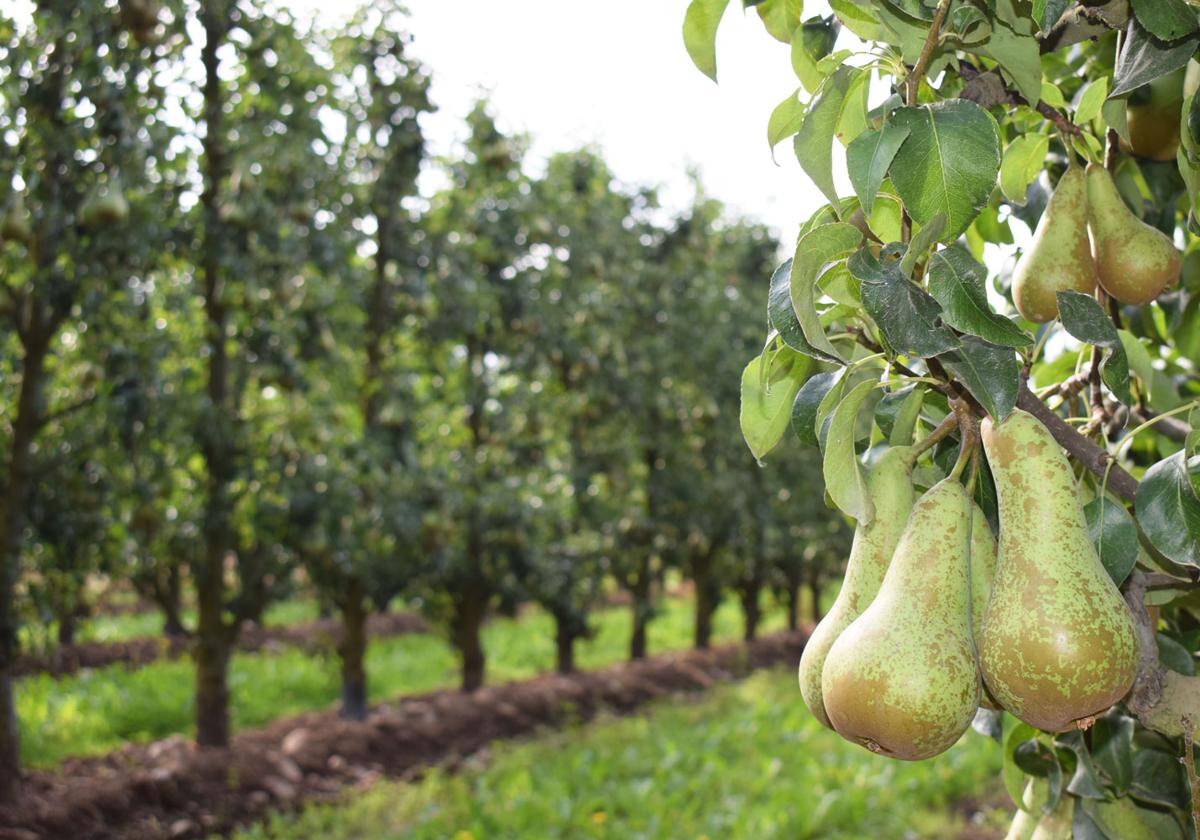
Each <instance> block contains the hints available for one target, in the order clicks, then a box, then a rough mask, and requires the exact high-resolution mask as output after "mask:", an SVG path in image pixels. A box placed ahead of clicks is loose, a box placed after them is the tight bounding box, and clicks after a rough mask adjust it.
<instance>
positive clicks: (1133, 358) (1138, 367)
mask: <svg viewBox="0 0 1200 840" xmlns="http://www.w3.org/2000/svg"><path fill="white" fill-rule="evenodd" d="M1117 335H1118V336H1119V337H1120V339H1121V346H1122V347H1124V348H1125V355H1126V356H1127V357H1128V358H1129V367H1130V369H1131V370H1132V371H1133V372H1134V373H1136V374H1137V376H1138V379H1140V380H1142V385H1143V386H1145V389H1146V393H1147V394H1148V395H1149V397H1150V399H1151V400H1153V399H1154V384H1155V382H1156V381H1157V380H1158V377H1157V376H1155V373H1157V371H1155V370H1154V362H1153V361H1152V360H1151V359H1150V351H1149V350H1147V349H1146V346H1145V345H1144V344H1142V342H1141V341H1139V340H1138V339H1137V337H1136V336H1134V334H1133V333H1131V332H1129V330H1117Z"/></svg>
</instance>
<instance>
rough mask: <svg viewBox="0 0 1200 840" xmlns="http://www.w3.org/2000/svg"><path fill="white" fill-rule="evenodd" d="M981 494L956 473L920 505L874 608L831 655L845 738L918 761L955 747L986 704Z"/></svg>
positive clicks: (826, 691) (833, 707) (832, 693)
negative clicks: (978, 549) (973, 569)
mask: <svg viewBox="0 0 1200 840" xmlns="http://www.w3.org/2000/svg"><path fill="white" fill-rule="evenodd" d="M970 529H971V500H970V499H969V498H968V497H967V492H966V490H964V489H963V487H962V485H961V484H959V483H958V481H957V480H956V479H953V478H948V479H945V480H943V481H940V482H938V483H937V484H935V485H934V486H933V487H932V488H930V490H929V491H928V492H927V493H925V495H924V496H922V497H921V498H920V499H919V500H918V501H917V503H916V504H915V505H913V509H912V513H911V514H910V515H909V517H908V522H907V523H906V524H905V526H904V533H903V534H902V535H901V537H900V542H899V544H898V545H897V546H896V553H895V554H894V555H893V556H892V562H891V565H890V566H888V570H887V574H886V575H884V578H883V583H882V585H881V586H880V587H879V594H878V595H876V596H875V600H874V601H872V602H871V605H870V606H869V607H867V609H866V610H865V611H864V612H863V614H862V615H860V616H859V617H858V618H856V619H855V620H854V621H853V622H852V623H851V624H850V626H849V627H847V628H846V629H845V630H844V631H843V632H842V635H841V636H839V637H838V639H837V641H836V642H834V643H833V647H832V648H830V650H829V656H828V658H827V659H826V660H825V670H824V672H823V673H822V675H821V691H822V694H823V695H824V698H825V711H826V712H827V713H828V714H829V719H830V721H831V722H832V723H833V728H834V729H835V730H836V731H837V732H838V734H840V735H841V736H842V737H844V738H846V739H848V740H851V741H854V742H855V743H857V744H860V745H862V746H864V747H866V748H867V749H869V750H871V751H872V752H877V753H881V754H883V755H887V756H890V757H892V758H902V759H907V760H910V761H917V760H920V759H924V758H930V757H931V756H935V755H937V754H938V753H941V752H944V751H945V750H948V749H949V748H950V747H952V746H953V745H954V743H955V742H956V741H957V740H958V739H959V737H960V736H961V735H962V734H963V732H965V731H966V729H967V727H968V726H970V725H971V721H972V719H973V718H974V717H975V710H976V709H977V708H978V707H979V686H980V681H979V669H978V666H977V664H976V658H975V642H974V640H973V639H972V638H971V627H970V612H971V589H970V586H971V583H970V572H969V564H970V561H969V558H968V552H969V551H970V541H971V534H970Z"/></svg>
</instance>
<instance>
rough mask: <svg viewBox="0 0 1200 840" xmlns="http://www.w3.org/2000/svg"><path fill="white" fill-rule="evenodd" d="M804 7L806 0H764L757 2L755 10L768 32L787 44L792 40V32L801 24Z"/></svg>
mask: <svg viewBox="0 0 1200 840" xmlns="http://www.w3.org/2000/svg"><path fill="white" fill-rule="evenodd" d="M803 9H804V0H763V2H761V3H757V4H755V11H757V12H758V16H759V18H760V19H761V20H762V22H763V26H764V27H766V30H767V32H769V33H770V35H771V37H772V38H774V39H775V40H776V41H782V42H783V43H785V44H790V43H791V42H792V33H793V32H794V31H795V30H796V27H797V26H799V25H800V14H801V12H802V11H803Z"/></svg>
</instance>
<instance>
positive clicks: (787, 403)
mask: <svg viewBox="0 0 1200 840" xmlns="http://www.w3.org/2000/svg"><path fill="white" fill-rule="evenodd" d="M812 368H813V361H812V359H810V358H808V357H807V356H801V355H800V354H798V353H796V351H794V350H792V349H791V348H790V347H786V346H785V347H783V348H782V349H781V350H768V351H766V352H764V353H763V354H762V355H761V356H758V357H757V358H755V359H753V360H751V362H750V364H748V365H746V369H745V370H744V371H742V404H741V413H740V415H739V419H740V422H741V426H742V437H744V438H745V439H746V445H747V446H749V447H750V451H751V452H752V453H754V457H755V458H757V459H759V460H760V461H761V460H762V459H763V458H764V457H766V455H767V453H768V452H770V451H771V450H772V449H774V448H775V446H776V444H778V443H779V441H780V440H781V439H782V438H783V433H784V432H785V431H787V427H788V423H789V422H790V421H791V417H792V403H793V402H794V401H795V399H796V394H797V393H798V392H799V391H800V386H801V385H803V384H804V381H805V380H806V379H807V378H808V375H809V373H811V372H812Z"/></svg>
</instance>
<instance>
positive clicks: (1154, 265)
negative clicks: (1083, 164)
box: [1087, 163, 1183, 305]
mask: <svg viewBox="0 0 1200 840" xmlns="http://www.w3.org/2000/svg"><path fill="white" fill-rule="evenodd" d="M1087 184H1088V190H1087V192H1088V205H1089V213H1090V215H1089V218H1090V222H1091V229H1092V245H1093V247H1094V249H1095V255H1096V277H1097V279H1098V280H1099V281H1100V285H1101V286H1103V287H1104V291H1106V292H1108V293H1109V294H1110V295H1112V296H1113V297H1114V298H1116V299H1117V300H1119V301H1120V302H1121V303H1131V304H1139V305H1140V304H1143V303H1149V302H1150V301H1152V300H1154V299H1155V298H1156V297H1158V296H1159V294H1161V293H1162V291H1163V290H1164V289H1166V288H1167V287H1169V286H1171V285H1172V284H1173V283H1175V282H1176V281H1177V280H1178V279H1179V272H1180V269H1181V268H1182V267H1183V258H1182V257H1181V256H1180V254H1179V251H1178V250H1177V249H1176V248H1175V243H1174V242H1172V241H1171V237H1169V236H1167V235H1166V234H1165V233H1163V232H1162V231H1160V230H1158V229H1157V228H1154V227H1151V226H1150V225H1148V224H1146V223H1145V222H1143V221H1142V220H1141V219H1139V218H1138V217H1137V216H1135V215H1134V214H1133V212H1132V211H1131V210H1130V209H1129V208H1128V207H1127V206H1126V205H1125V202H1124V201H1122V200H1121V194H1120V193H1119V192H1118V191H1117V185H1116V184H1115V183H1113V179H1112V175H1110V174H1109V173H1108V170H1107V169H1105V168H1104V167H1103V166H1098V165H1096V164H1094V163H1090V164H1088V168H1087Z"/></svg>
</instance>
